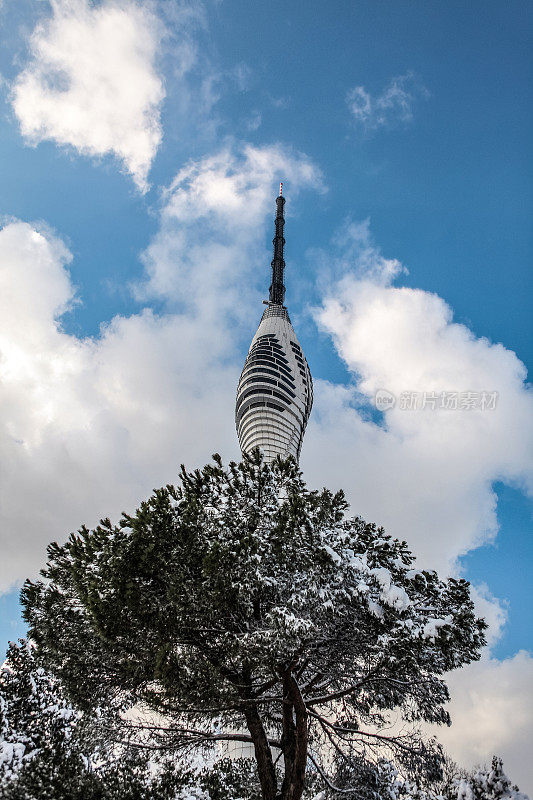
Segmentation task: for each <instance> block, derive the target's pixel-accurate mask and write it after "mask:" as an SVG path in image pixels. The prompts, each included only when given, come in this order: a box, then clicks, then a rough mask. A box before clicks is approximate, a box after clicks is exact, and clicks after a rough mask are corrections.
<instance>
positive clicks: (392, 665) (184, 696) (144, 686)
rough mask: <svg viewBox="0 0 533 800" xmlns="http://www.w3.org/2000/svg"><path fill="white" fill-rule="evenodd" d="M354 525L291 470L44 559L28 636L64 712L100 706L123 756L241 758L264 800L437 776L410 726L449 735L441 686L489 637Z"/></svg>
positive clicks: (247, 467) (192, 497)
mask: <svg viewBox="0 0 533 800" xmlns="http://www.w3.org/2000/svg"><path fill="white" fill-rule="evenodd" d="M346 511H347V503H346V501H345V498H344V496H343V494H342V492H337V493H335V494H333V493H331V492H330V491H328V490H326V489H324V490H322V491H321V492H316V491H309V490H308V489H307V487H306V486H305V483H304V481H303V479H302V475H301V473H300V472H299V470H298V468H297V466H296V464H295V463H294V462H293V461H291V460H288V461H285V462H283V461H280V460H278V461H277V462H275V463H274V464H272V465H268V464H266V463H265V462H264V461H263V460H262V458H261V456H260V454H259V453H258V452H255V453H253V454H252V455H251V456H247V457H245V459H244V461H243V462H242V463H240V464H234V463H231V464H230V465H229V468H227V469H224V467H223V465H222V462H221V460H220V457H219V456H215V457H214V463H212V464H210V465H208V466H206V467H205V468H204V469H203V470H201V471H195V472H193V473H188V472H186V471H185V469H183V468H182V472H181V475H180V483H179V485H178V486H176V487H174V486H167V487H165V488H162V489H159V490H157V491H155V492H154V493H153V495H152V496H151V497H150V498H149V500H147V501H146V502H145V503H143V504H142V505H141V507H140V508H139V509H138V510H137V512H136V513H135V514H133V515H126V514H125V515H124V516H123V518H122V520H121V521H120V523H119V524H118V525H112V524H111V522H110V521H109V520H103V521H102V522H101V524H100V525H99V526H97V527H96V528H95V529H94V530H92V531H89V530H88V529H87V528H85V527H83V528H81V529H80V531H79V532H78V534H76V535H71V537H70V539H69V541H68V542H67V543H66V544H64V545H61V546H60V545H58V544H55V543H54V544H52V545H51V546H50V547H49V550H48V555H49V561H48V565H47V567H46V569H45V570H44V571H43V580H41V581H38V582H36V583H31V582H27V583H26V585H25V587H24V590H23V594H22V596H23V602H24V605H25V617H26V620H27V621H28V623H29V625H30V632H31V637H32V639H33V640H35V642H36V643H37V646H38V651H39V653H40V656H41V657H42V658H43V659H44V660H45V662H46V665H47V668H48V669H50V670H51V671H52V673H53V674H54V675H56V676H57V677H58V678H59V679H60V680H61V682H62V685H63V686H64V689H65V691H66V693H67V695H68V698H69V701H71V702H72V703H74V704H75V705H76V707H77V708H80V709H83V710H85V711H86V712H91V713H92V712H94V710H95V709H96V708H103V709H106V713H109V714H110V715H111V717H110V718H112V719H113V720H114V724H115V726H117V727H116V731H115V734H114V735H117V736H118V735H120V737H122V739H123V738H124V737H125V736H128V737H130V739H131V740H132V741H135V742H136V743H139V742H142V743H143V744H144V745H145V746H147V747H153V748H164V750H165V751H166V752H172V753H176V754H179V753H183V752H187V753H190V752H192V750H193V749H194V748H201V747H205V746H206V745H216V744H217V743H219V742H230V743H231V742H244V743H248V742H249V743H250V744H251V745H253V753H254V755H255V761H256V765H257V779H258V782H259V786H260V792H261V794H260V795H259V796H260V797H262V798H263V800H276V799H277V798H282V800H300V798H301V797H302V796H303V792H304V788H305V781H306V771H307V773H308V774H309V772H310V770H311V771H312V772H313V773H314V774H315V779H319V781H320V782H321V783H322V784H323V786H324V787H325V788H326V790H327V787H329V790H328V791H331V790H332V787H333V786H334V783H333V781H334V777H332V776H334V775H335V770H337V772H338V770H339V765H340V767H341V768H342V765H343V764H344V765H352V766H353V765H354V764H357V769H358V771H357V770H355V771H353V769H352V778H353V779H354V780H356V781H359V786H361V780H364V781H367V779H368V776H369V775H374V776H376V775H378V774H379V769H380V767H379V765H380V763H381V762H382V760H383V758H384V757H385V758H389V759H393V760H394V761H395V763H396V764H397V765H398V767H399V768H400V769H401V770H402V773H403V774H405V775H406V776H409V775H422V774H426V775H428V776H432V775H433V776H435V775H438V774H439V769H440V763H441V761H442V754H441V752H440V749H439V748H438V746H437V745H436V744H435V742H433V741H429V742H426V741H424V740H423V739H422V737H421V736H420V735H419V733H418V732H417V730H416V723H417V721H419V720H426V721H430V722H436V723H441V724H448V723H449V717H448V713H447V712H446V710H445V709H444V703H445V702H446V701H447V700H448V690H447V687H446V685H445V683H444V681H443V678H442V675H443V674H444V673H445V672H447V671H449V670H451V669H455V668H457V667H460V666H461V665H463V664H466V663H468V662H470V661H472V660H474V659H477V658H478V657H479V650H480V647H481V646H482V644H483V643H484V636H483V630H484V628H485V624H484V622H483V621H481V620H478V619H476V618H475V615H474V610H473V604H472V601H471V599H470V596H469V586H468V584H467V583H466V582H465V581H464V580H454V579H448V580H446V581H442V580H439V578H438V576H437V575H436V574H435V573H434V572H428V571H420V570H416V569H414V568H413V556H412V555H411V553H410V552H409V550H408V548H407V545H406V544H405V543H404V542H399V541H397V540H394V539H391V538H390V537H389V536H386V535H385V533H384V532H383V530H382V529H380V528H376V526H375V525H372V524H367V523H365V522H364V521H363V520H361V519H359V518H357V517H356V518H347V517H346ZM131 709H136V710H137V713H136V715H133V714H132V713H131V711H130V713H129V714H125V712H127V711H128V710H131ZM147 712H148V714H149V715H150V714H151V715H152V716H151V717H150V716H147ZM391 712H395V713H396V714H397V715H398V716H399V717H400V718H401V719H402V720H403V722H404V723H405V724H404V728H403V729H402V732H401V733H398V734H394V733H391V732H390V731H389V730H387V731H385V730H384V726H385V724H386V723H387V722H388V720H389V718H390V714H391ZM365 776H366V777H365ZM354 796H355V795H354ZM357 796H358V797H359V796H360V797H363V796H364V795H363V794H360V795H357Z"/></svg>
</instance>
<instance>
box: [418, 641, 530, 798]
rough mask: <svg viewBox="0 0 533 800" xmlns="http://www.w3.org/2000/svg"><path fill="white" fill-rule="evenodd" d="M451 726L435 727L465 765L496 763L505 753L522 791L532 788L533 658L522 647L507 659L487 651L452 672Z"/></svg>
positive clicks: (510, 769)
mask: <svg viewBox="0 0 533 800" xmlns="http://www.w3.org/2000/svg"><path fill="white" fill-rule="evenodd" d="M447 682H448V685H449V687H450V691H451V694H452V701H451V703H450V706H449V711H450V714H451V716H452V725H451V727H450V728H439V729H437V730H435V728H434V729H433V730H432V733H434V734H436V735H437V737H438V739H439V740H440V741H441V742H442V743H443V745H444V746H445V748H446V750H447V752H448V753H449V754H450V755H451V756H452V758H453V759H455V760H456V761H457V762H458V763H459V764H463V765H472V766H473V765H476V764H487V763H488V764H490V759H491V757H492V755H499V756H501V757H502V758H503V762H504V767H505V771H506V772H507V774H508V775H509V776H510V778H511V780H512V781H513V782H516V783H517V784H518V785H519V787H520V788H521V789H522V791H526V792H531V789H532V787H533V765H532V764H531V756H530V753H531V739H532V733H533V694H532V692H531V687H532V686H533V658H532V656H531V654H529V653H526V652H524V651H520V652H519V653H517V654H516V655H515V656H513V657H512V658H506V659H505V660H503V661H498V660H496V659H493V658H490V657H489V656H488V655H486V656H485V657H484V658H483V659H482V660H481V661H479V662H478V663H476V664H470V665H469V666H468V667H465V668H464V669H462V670H459V671H457V672H455V673H451V674H450V675H448V677H447Z"/></svg>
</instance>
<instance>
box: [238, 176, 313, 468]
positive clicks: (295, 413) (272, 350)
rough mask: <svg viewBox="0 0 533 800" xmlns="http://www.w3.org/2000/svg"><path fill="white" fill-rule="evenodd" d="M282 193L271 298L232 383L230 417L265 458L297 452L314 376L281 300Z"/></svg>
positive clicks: (246, 443)
mask: <svg viewBox="0 0 533 800" xmlns="http://www.w3.org/2000/svg"><path fill="white" fill-rule="evenodd" d="M284 204H285V198H284V197H283V196H282V185H280V194H279V197H278V198H277V199H276V209H277V213H276V235H275V236H274V240H273V244H274V258H273V260H272V283H271V285H270V299H269V301H268V303H267V307H266V309H265V311H264V313H263V316H262V318H261V322H260V323H259V328H258V329H257V333H256V334H255V336H254V338H253V339H252V343H251V345H250V349H249V351H248V355H247V357H246V361H245V362H244V369H243V371H242V373H241V377H240V380H239V386H238V388H237V403H236V408H235V423H236V426H237V435H238V437H239V443H240V446H241V450H242V452H243V453H246V452H250V451H251V450H253V449H254V448H255V447H259V448H260V450H262V452H263V454H264V456H265V458H266V459H267V461H272V460H273V459H274V458H276V456H278V455H279V456H281V457H282V458H286V457H287V456H289V455H291V456H293V457H294V458H295V459H296V460H297V461H298V459H299V457H300V450H301V447H302V441H303V436H304V432H305V428H306V425H307V421H308V419H309V415H310V414H311V407H312V405H313V382H312V379H311V372H310V370H309V366H308V364H307V361H306V358H305V356H304V354H303V352H302V348H301V347H300V343H299V342H298V339H297V337H296V334H295V332H294V328H293V327H292V324H291V321H290V318H289V314H288V311H287V308H286V307H285V305H284V300H285V285H284V270H285V261H284V260H283V247H284V244H285V239H284V238H283V228H284V224H285V219H284V214H283V211H284Z"/></svg>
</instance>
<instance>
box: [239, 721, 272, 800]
mask: <svg viewBox="0 0 533 800" xmlns="http://www.w3.org/2000/svg"><path fill="white" fill-rule="evenodd" d="M245 716H246V724H247V726H248V730H249V731H250V736H251V737H252V740H253V743H254V750H255V760H256V762H257V774H258V776H259V783H260V784H261V795H262V798H263V800H276V798H277V796H278V795H277V789H278V786H277V779H276V771H275V769H274V762H273V760H272V751H271V749H270V745H269V743H268V739H267V735H266V733H265V729H264V727H263V723H262V722H261V718H260V716H259V714H258V712H257V709H255V708H250V709H248V710H247V711H245Z"/></svg>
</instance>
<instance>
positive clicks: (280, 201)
mask: <svg viewBox="0 0 533 800" xmlns="http://www.w3.org/2000/svg"><path fill="white" fill-rule="evenodd" d="M282 192H283V183H280V185H279V195H278V197H277V198H276V220H275V227H276V232H275V235H274V238H273V240H272V244H273V245H274V258H273V259H272V263H271V266H272V282H271V284H270V293H269V295H270V296H269V302H270V303H273V304H274V305H278V306H282V305H283V304H284V302H285V283H284V272H285V261H284V260H283V247H284V245H285V239H284V238H283V226H284V225H285V217H284V214H283V207H284V205H285V198H284V197H283V194H282Z"/></svg>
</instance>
